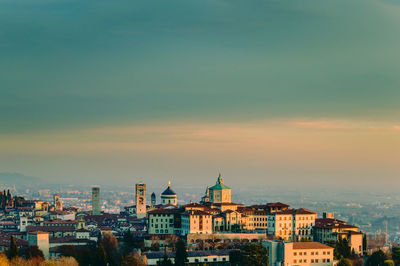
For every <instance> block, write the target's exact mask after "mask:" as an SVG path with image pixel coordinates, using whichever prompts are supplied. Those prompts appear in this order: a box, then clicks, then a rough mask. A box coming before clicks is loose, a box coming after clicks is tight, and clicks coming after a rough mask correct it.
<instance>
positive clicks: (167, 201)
mask: <svg viewBox="0 0 400 266" xmlns="http://www.w3.org/2000/svg"><path fill="white" fill-rule="evenodd" d="M161 204H163V205H175V206H177V205H178V197H177V195H176V193H175V192H174V191H173V190H172V189H171V182H168V187H167V189H166V190H164V192H163V193H161Z"/></svg>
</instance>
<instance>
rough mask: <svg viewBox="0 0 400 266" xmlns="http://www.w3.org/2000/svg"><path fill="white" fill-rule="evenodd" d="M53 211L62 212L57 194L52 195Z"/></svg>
mask: <svg viewBox="0 0 400 266" xmlns="http://www.w3.org/2000/svg"><path fill="white" fill-rule="evenodd" d="M53 197H54V209H55V210H56V211H62V210H63V205H62V201H61V200H60V195H58V194H57V193H56V194H54V196H53Z"/></svg>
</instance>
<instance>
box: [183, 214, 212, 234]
mask: <svg viewBox="0 0 400 266" xmlns="http://www.w3.org/2000/svg"><path fill="white" fill-rule="evenodd" d="M181 221H182V224H181V232H180V234H181V235H187V234H212V232H213V227H212V225H213V224H212V223H213V221H212V215H211V214H210V213H208V212H204V211H199V210H190V211H186V212H184V213H182V215H181Z"/></svg>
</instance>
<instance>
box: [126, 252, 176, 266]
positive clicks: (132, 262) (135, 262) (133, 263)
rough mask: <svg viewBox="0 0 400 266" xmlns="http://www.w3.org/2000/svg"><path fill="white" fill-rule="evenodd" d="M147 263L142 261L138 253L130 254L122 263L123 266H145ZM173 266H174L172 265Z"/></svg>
mask: <svg viewBox="0 0 400 266" xmlns="http://www.w3.org/2000/svg"><path fill="white" fill-rule="evenodd" d="M145 265H147V263H146V262H145V261H142V259H141V257H140V256H139V254H138V253H133V252H132V253H130V254H129V255H127V256H125V257H124V258H123V259H122V261H121V266H145ZM171 265H172V264H171Z"/></svg>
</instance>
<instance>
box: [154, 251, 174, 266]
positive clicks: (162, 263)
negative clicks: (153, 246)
mask: <svg viewBox="0 0 400 266" xmlns="http://www.w3.org/2000/svg"><path fill="white" fill-rule="evenodd" d="M157 265H159V266H172V265H173V264H172V261H171V260H170V259H169V257H168V255H167V252H166V251H165V250H164V257H163V258H162V259H160V260H159V261H158V262H157ZM175 265H177V264H176V263H175Z"/></svg>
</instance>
